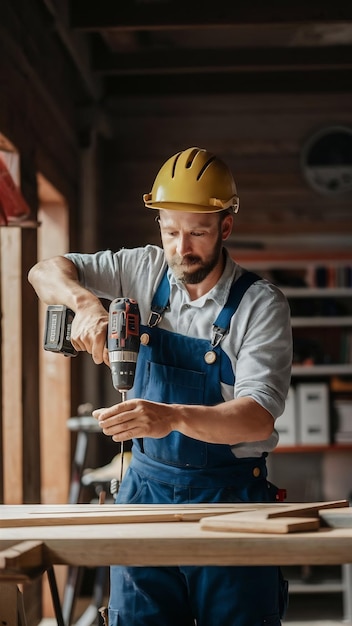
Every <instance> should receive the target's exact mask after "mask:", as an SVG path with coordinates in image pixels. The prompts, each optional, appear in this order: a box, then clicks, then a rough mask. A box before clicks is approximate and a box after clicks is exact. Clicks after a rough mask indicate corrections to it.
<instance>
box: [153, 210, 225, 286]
mask: <svg viewBox="0 0 352 626" xmlns="http://www.w3.org/2000/svg"><path fill="white" fill-rule="evenodd" d="M159 223H160V232H161V239H162V243H163V247H164V251H165V257H166V260H167V262H168V265H169V266H170V268H171V269H172V271H173V273H174V275H175V277H176V278H177V279H179V280H181V281H182V282H183V283H185V284H189V285H196V284H199V283H201V282H203V280H204V279H205V278H207V276H208V275H209V274H210V273H211V272H212V271H213V270H215V269H217V268H218V267H220V266H221V267H222V255H221V249H222V242H223V240H224V239H227V237H228V236H229V234H230V232H231V227H232V216H231V215H227V216H226V217H224V218H222V217H221V216H220V215H219V213H184V212H181V211H169V210H165V209H163V210H161V211H160V219H159Z"/></svg>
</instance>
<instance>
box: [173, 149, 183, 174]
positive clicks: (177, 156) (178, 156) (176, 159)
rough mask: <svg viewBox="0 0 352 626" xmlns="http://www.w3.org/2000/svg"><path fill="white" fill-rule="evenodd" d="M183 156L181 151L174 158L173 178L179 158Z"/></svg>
mask: <svg viewBox="0 0 352 626" xmlns="http://www.w3.org/2000/svg"><path fill="white" fill-rule="evenodd" d="M180 156H181V152H179V153H178V154H176V158H175V160H174V164H173V166H172V174H171V178H175V170H176V165H177V161H178V160H179V158H180Z"/></svg>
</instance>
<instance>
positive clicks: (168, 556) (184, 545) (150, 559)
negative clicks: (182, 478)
mask: <svg viewBox="0 0 352 626" xmlns="http://www.w3.org/2000/svg"><path fill="white" fill-rule="evenodd" d="M129 506H130V507H131V509H133V505H125V507H124V509H125V510H126V509H127V510H128V507H129ZM168 506H169V505H166V506H165V507H164V509H163V510H167V507H168ZM209 506H210V507H214V510H215V507H216V506H219V505H209ZM226 506H227V505H225V507H226ZM228 506H230V505H228ZM233 506H234V505H232V507H233ZM75 507H76V508H75ZM117 508H118V507H116V509H117ZM188 508H189V510H190V511H191V510H194V508H195V507H194V506H192V505H184V507H183V510H186V511H187V509H188ZM14 510H15V511H16V512H21V513H23V515H24V517H26V515H27V514H33V513H34V512H35V513H36V515H41V514H43V515H42V521H41V523H40V524H38V525H35V524H36V522H34V523H33V524H32V523H31V524H30V525H24V526H13V527H7V526H6V524H5V523H4V524H1V520H5V519H6V518H8V517H9V516H11V514H12V513H13V511H14ZM56 510H57V511H59V508H58V507H56V508H55V507H54V506H51V507H49V506H48V505H46V506H40V505H38V506H36V507H33V506H23V507H6V506H2V507H0V551H1V552H0V599H2V601H3V602H4V598H5V597H6V598H11V600H8V602H9V603H10V602H13V601H14V598H15V597H16V593H17V584H18V583H21V582H25V581H26V580H29V579H30V577H31V575H32V573H33V572H44V571H46V570H48V569H49V568H51V567H52V566H53V565H56V564H60V565H62V564H66V565H72V566H86V567H98V566H109V565H114V564H120V565H136V566H147V565H148V566H160V565H170V566H172V565H226V566H227V565H281V566H284V565H305V564H307V565H336V564H339V565H341V564H349V563H352V528H330V527H321V528H319V530H317V531H315V532H292V533H286V534H285V533H275V532H274V533H272V534H271V533H263V532H261V533H258V532H253V531H251V532H248V533H246V532H224V531H217V530H214V531H211V530H205V529H204V528H202V527H201V526H200V523H199V521H197V519H196V518H195V519H194V520H193V519H192V516H189V518H188V519H187V515H186V517H181V516H177V515H176V517H174V518H173V519H172V521H150V520H149V521H143V522H137V523H130V522H129V523H105V522H103V523H100V522H99V520H97V521H96V523H95V520H94V517H93V518H91V519H90V520H89V523H85V522H84V519H83V518H82V522H81V521H80V517H79V516H80V511H82V505H71V507H70V510H71V511H74V512H75V513H77V515H76V516H75V521H73V520H72V521H70V520H68V521H67V519H66V521H65V523H62V522H61V518H60V514H58V515H56V513H55V511H56ZM62 510H64V507H61V512H62ZM66 510H68V509H66ZM101 510H102V513H101V517H102V519H103V517H104V510H105V505H102V509H101ZM148 510H149V509H148ZM229 510H230V509H229ZM49 511H51V512H52V513H53V514H50V515H48V513H49ZM31 512H32V513H31ZM147 520H148V516H147ZM189 520H191V521H189ZM43 524H44V525H43ZM45 524H47V525H45ZM1 590H2V591H1ZM1 611H4V608H3V606H2V605H1V609H0V617H1V620H0V621H2V623H4V619H3V616H2V615H1ZM8 611H9V612H8V614H7V615H6V618H7V619H6V620H5V621H7V624H8V626H17V624H18V621H17V620H18V616H17V617H16V616H14V617H13V618H12V621H11V616H10V608H9V607H8ZM16 615H17V613H16Z"/></svg>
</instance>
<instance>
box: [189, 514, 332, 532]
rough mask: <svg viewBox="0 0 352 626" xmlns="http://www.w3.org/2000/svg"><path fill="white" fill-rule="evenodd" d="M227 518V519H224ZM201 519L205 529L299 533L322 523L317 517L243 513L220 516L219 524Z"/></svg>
mask: <svg viewBox="0 0 352 626" xmlns="http://www.w3.org/2000/svg"><path fill="white" fill-rule="evenodd" d="M224 518H226V519H224ZM208 519H209V518H204V519H201V520H200V527H201V528H202V529H203V530H221V531H231V532H245V533H297V532H307V531H312V530H318V529H319V526H320V523H319V519H318V518H317V517H303V518H302V517H278V518H275V519H269V518H263V517H255V516H252V517H249V516H248V515H247V514H246V516H242V515H241V514H239V515H236V516H235V517H233V518H231V519H229V516H227V515H221V516H220V517H219V520H218V521H219V523H218V524H217V523H216V521H215V520H214V518H211V519H210V521H209V523H208Z"/></svg>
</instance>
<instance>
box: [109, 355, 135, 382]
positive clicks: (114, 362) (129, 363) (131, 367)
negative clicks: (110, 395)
mask: <svg viewBox="0 0 352 626" xmlns="http://www.w3.org/2000/svg"><path fill="white" fill-rule="evenodd" d="M109 359H110V368H111V377H112V384H113V385H114V387H115V389H117V390H118V391H120V392H121V391H128V390H129V389H132V387H133V383H134V376H135V372H136V363H137V352H131V351H130V350H127V351H126V350H121V351H118V350H113V351H111V352H109Z"/></svg>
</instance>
